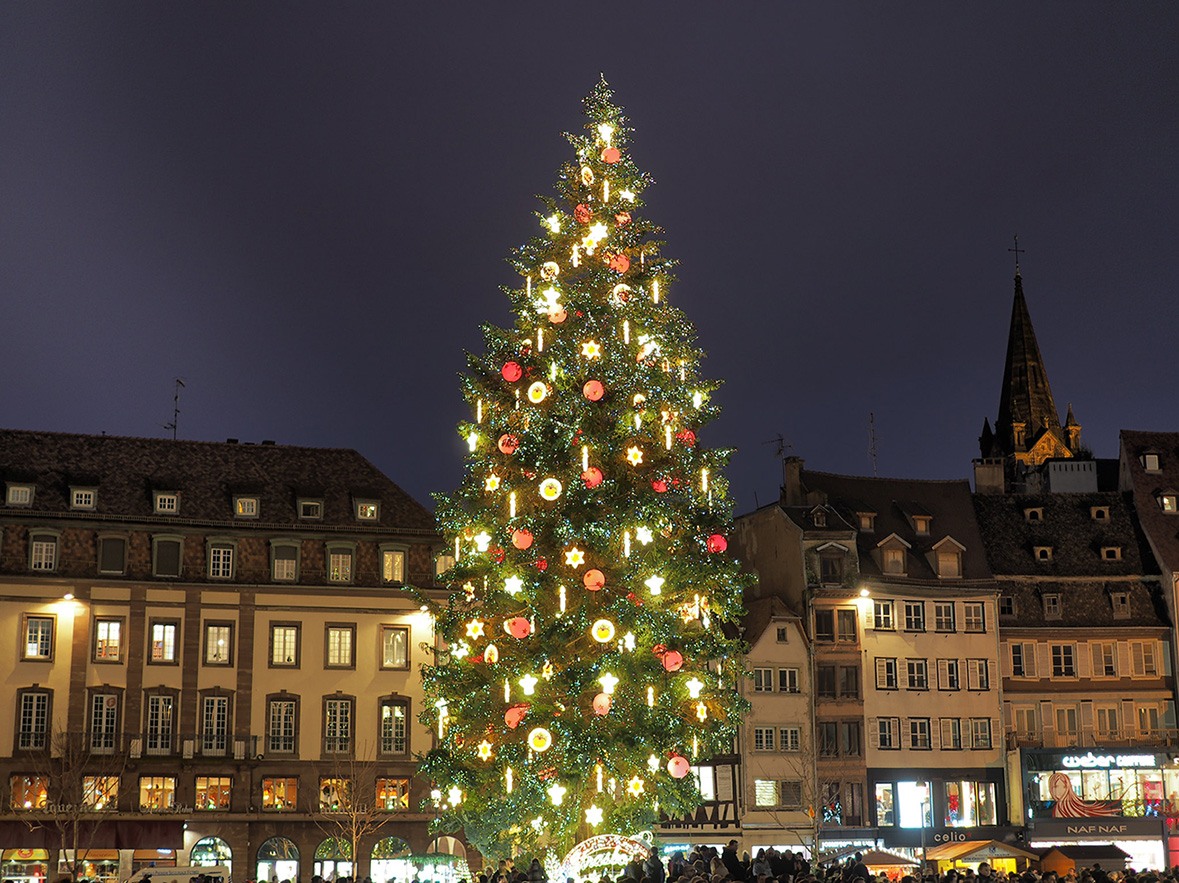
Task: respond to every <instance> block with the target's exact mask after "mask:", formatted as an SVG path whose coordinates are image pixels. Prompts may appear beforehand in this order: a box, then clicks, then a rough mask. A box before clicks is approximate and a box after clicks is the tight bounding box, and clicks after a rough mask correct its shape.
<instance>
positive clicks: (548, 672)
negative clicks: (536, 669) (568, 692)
mask: <svg viewBox="0 0 1179 883" xmlns="http://www.w3.org/2000/svg"><path fill="white" fill-rule="evenodd" d="M540 676H541V677H542V678H544V679H545V680H546V681H551V680H552V679H553V664H552V663H551V662H546V663H545V664H544V665H543V666H542V667H541V669H540Z"/></svg>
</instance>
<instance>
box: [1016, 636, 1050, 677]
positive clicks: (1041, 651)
mask: <svg viewBox="0 0 1179 883" xmlns="http://www.w3.org/2000/svg"><path fill="white" fill-rule="evenodd" d="M1023 646H1024V653H1025V654H1027V652H1028V649H1029V648H1030V649H1034V651H1035V660H1036V665H1035V669H1034V670H1032V671H1029V672H1028V675H1029V676H1030V677H1040V672H1044V673H1045V674H1047V673H1048V672H1050V671H1052V656H1051V654H1050V653H1049V650H1048V645H1047V644H1030V643H1029V644H1024V645H1023ZM1029 658H1030V657H1029Z"/></svg>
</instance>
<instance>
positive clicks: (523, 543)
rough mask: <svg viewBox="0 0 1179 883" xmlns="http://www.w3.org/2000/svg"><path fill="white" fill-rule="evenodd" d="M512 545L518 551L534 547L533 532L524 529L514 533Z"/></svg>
mask: <svg viewBox="0 0 1179 883" xmlns="http://www.w3.org/2000/svg"><path fill="white" fill-rule="evenodd" d="M512 545H513V546H515V547H516V548H517V549H527V548H528V547H529V546H531V545H532V531H530V530H527V529H526V528H523V527H522V528H520V529H519V530H514V531H512Z"/></svg>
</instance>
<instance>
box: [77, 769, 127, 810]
mask: <svg viewBox="0 0 1179 883" xmlns="http://www.w3.org/2000/svg"><path fill="white" fill-rule="evenodd" d="M118 804H119V777H118V776H83V777H82V805H83V806H85V807H86V808H87V809H92V810H94V811H95V812H114V811H115V810H116V809H118Z"/></svg>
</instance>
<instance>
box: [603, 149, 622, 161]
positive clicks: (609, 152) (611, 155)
mask: <svg viewBox="0 0 1179 883" xmlns="http://www.w3.org/2000/svg"><path fill="white" fill-rule="evenodd" d="M620 159H622V151H621V150H619V149H618V148H617V147H607V148H606V149H605V150H603V151H602V162H604V163H606V164H607V165H611V166H612V165H614V163H616V162H618V161H619V160H620Z"/></svg>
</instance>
